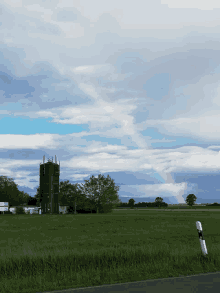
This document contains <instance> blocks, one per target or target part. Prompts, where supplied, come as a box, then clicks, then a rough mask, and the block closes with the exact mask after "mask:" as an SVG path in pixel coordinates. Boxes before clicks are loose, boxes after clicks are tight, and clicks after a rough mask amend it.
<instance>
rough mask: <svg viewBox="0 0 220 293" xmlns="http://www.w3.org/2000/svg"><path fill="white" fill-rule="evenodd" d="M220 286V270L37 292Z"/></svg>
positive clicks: (118, 292)
mask: <svg viewBox="0 0 220 293" xmlns="http://www.w3.org/2000/svg"><path fill="white" fill-rule="evenodd" d="M219 288H220V272H216V273H206V274H199V275H193V276H180V277H176V278H165V279H156V280H145V281H139V282H128V283H122V284H113V285H102V286H94V287H86V288H85V287H81V288H77V289H67V290H57V291H45V292H36V293H90V292H91V293H92V292H93V293H129V292H133V293H139V292H142V293H144V292H145V293H157V292H159V293H161V292H164V293H165V292H169V293H176V292H178V293H196V292H198V293H203V292H207V293H208V292H209V293H214V292H215V293H216V292H219V290H220V289H219Z"/></svg>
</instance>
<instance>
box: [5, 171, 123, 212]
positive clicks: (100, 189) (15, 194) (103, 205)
mask: <svg viewBox="0 0 220 293" xmlns="http://www.w3.org/2000/svg"><path fill="white" fill-rule="evenodd" d="M84 181H85V184H82V185H81V184H78V183H76V184H71V183H70V182H69V180H67V181H61V182H60V191H59V195H58V203H59V204H60V205H67V206H69V207H72V208H73V207H75V202H76V205H77V209H91V210H92V209H95V210H96V212H98V213H108V212H111V211H112V210H113V209H114V208H115V207H117V206H118V205H120V204H121V201H120V199H119V196H118V191H119V187H118V186H115V183H114V180H113V179H111V178H110V176H109V175H108V176H107V178H105V177H104V176H103V175H101V174H99V175H98V178H95V177H94V176H91V177H90V179H89V180H84ZM0 201H1V202H8V203H9V208H10V207H11V206H26V205H36V206H39V207H40V203H41V201H42V195H41V194H40V186H39V187H38V188H37V193H36V194H35V196H34V198H33V197H31V196H29V195H28V194H27V193H24V192H23V191H19V190H18V187H17V184H15V183H14V181H13V179H11V178H7V177H6V176H0Z"/></svg>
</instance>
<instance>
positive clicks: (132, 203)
mask: <svg viewBox="0 0 220 293" xmlns="http://www.w3.org/2000/svg"><path fill="white" fill-rule="evenodd" d="M134 203H135V200H134V199H133V198H130V199H129V201H128V206H129V207H131V209H133V208H134Z"/></svg>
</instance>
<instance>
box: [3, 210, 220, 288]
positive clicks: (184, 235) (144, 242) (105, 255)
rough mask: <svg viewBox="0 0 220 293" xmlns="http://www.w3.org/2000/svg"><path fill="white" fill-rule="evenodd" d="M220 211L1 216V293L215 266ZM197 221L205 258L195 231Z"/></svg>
mask: <svg viewBox="0 0 220 293" xmlns="http://www.w3.org/2000/svg"><path fill="white" fill-rule="evenodd" d="M219 220H220V213H218V212H213V213H211V212H210V211H205V212H201V211H200V212H199V211H198V212H197V211H194V210H193V211H192V213H191V212H186V213H184V211H182V212H181V213H180V212H175V211H172V212H169V211H164V212H163V211H161V212H159V213H158V212H157V211H151V212H150V213H148V211H147V210H139V211H138V210H137V211H134V210H133V211H132V212H130V210H128V211H125V210H124V211H119V210H117V211H113V213H112V214H106V215H101V214H85V215H82V214H77V215H46V216H42V215H1V216H0V232H1V239H0V253H1V261H0V285H1V293H6V292H7V293H10V292H20V293H25V292H27V293H31V292H33V293H36V292H39V291H42V292H44V291H53V290H61V289H68V288H77V287H87V286H98V285H102V284H114V283H125V282H132V281H140V280H146V279H158V278H167V277H178V276H179V275H193V274H198V273H206V272H215V271H220V253H219V251H220V232H219V225H218V223H219ZM196 221H200V222H201V223H202V227H203V230H204V236H205V240H206V246H207V249H208V256H207V257H203V255H202V253H201V247H200V242H199V238H198V233H197V230H196Z"/></svg>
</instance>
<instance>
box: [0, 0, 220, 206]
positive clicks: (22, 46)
mask: <svg viewBox="0 0 220 293" xmlns="http://www.w3.org/2000/svg"><path fill="white" fill-rule="evenodd" d="M6 2H7V3H6ZM201 2H202V1H193V0H191V1H182V0H180V1H171V0H168V1H162V0H161V1H157V0H154V1H146V0H144V1H142V0H138V1H126V0H120V1H115V0H112V1H103V0H93V1H67V0H66V1H57V0H53V1H40V0H38V1H31V0H26V1H14V0H13V1H12V0H11V1H5V3H4V4H2V5H1V10H0V14H1V17H0V20H1V22H0V176H7V177H9V178H13V179H14V182H15V183H16V184H18V189H19V190H23V191H25V192H27V193H28V194H30V195H31V196H34V195H35V193H36V190H37V187H38V186H39V166H40V163H43V156H44V155H45V157H46V161H47V159H48V158H51V157H53V158H55V155H57V157H58V161H60V168H61V173H60V181H61V180H62V181H63V180H69V181H70V182H71V183H73V184H74V183H79V184H81V183H82V184H83V183H84V180H88V179H89V178H90V177H91V176H92V175H94V176H95V177H97V176H98V174H102V175H105V177H106V176H107V175H108V174H109V175H110V177H111V178H112V179H114V182H115V184H116V185H117V186H119V192H118V194H119V198H120V199H121V201H122V202H128V200H129V199H130V198H133V199H134V200H135V202H136V203H137V202H142V201H146V202H152V201H154V200H155V198H156V197H158V196H159V197H162V198H163V200H164V201H165V202H167V203H168V204H177V203H185V199H186V197H187V195H188V194H190V193H193V194H195V195H196V196H197V201H196V203H213V202H220V183H219V182H220V172H219V169H220V153H219V150H220V143H219V141H220V140H219V137H220V118H219V117H220V86H219V85H220V82H219V80H220V55H219V50H220V42H219V38H220V37H219V36H220V20H219V15H220V3H215V2H216V1H203V2H205V4H204V3H201Z"/></svg>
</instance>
